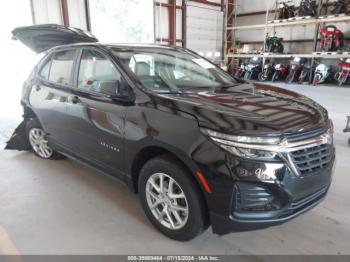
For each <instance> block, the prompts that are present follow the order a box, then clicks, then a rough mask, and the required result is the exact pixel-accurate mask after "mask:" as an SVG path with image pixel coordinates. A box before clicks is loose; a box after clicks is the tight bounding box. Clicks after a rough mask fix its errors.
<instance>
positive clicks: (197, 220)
mask: <svg viewBox="0 0 350 262" xmlns="http://www.w3.org/2000/svg"><path fill="white" fill-rule="evenodd" d="M155 173H164V174H166V175H168V176H170V177H172V178H173V179H175V181H176V182H177V183H178V184H179V185H180V187H181V188H182V190H183V192H184V194H185V196H186V199H187V204H188V208H189V214H188V219H187V222H186V225H185V226H184V227H182V228H180V229H178V230H171V229H168V228H166V227H164V226H163V225H162V224H160V223H159V222H158V220H157V219H156V218H155V217H154V215H153V214H152V211H151V210H150V209H149V207H148V204H147V199H146V194H145V188H146V183H147V180H148V178H149V177H150V176H151V175H153V174H155ZM188 175H189V174H187V172H186V170H184V169H183V168H182V167H180V166H179V165H178V164H176V163H174V161H171V160H170V159H167V158H166V157H157V158H154V159H152V160H150V161H148V162H147V163H146V164H145V165H144V167H143V168H142V169H141V172H140V176H139V181H138V189H139V197H140V201H141V204H142V207H143V209H144V211H145V213H146V215H147V217H148V219H149V220H150V221H151V223H152V224H153V225H154V226H155V227H156V228H157V229H158V230H159V231H160V232H162V233H163V234H164V235H166V236H168V237H170V238H172V239H175V240H179V241H188V240H191V239H193V238H194V237H196V236H197V235H199V234H200V233H201V232H202V231H203V230H204V229H205V227H206V222H205V213H204V207H203V205H204V203H203V199H201V197H200V194H199V192H198V189H197V187H196V185H195V184H194V181H192V179H190V178H189V177H188Z"/></svg>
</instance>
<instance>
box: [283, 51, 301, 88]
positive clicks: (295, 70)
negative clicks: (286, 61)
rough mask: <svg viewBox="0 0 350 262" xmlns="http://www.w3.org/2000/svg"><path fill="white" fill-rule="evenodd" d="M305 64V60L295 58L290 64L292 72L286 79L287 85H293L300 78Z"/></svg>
mask: <svg viewBox="0 0 350 262" xmlns="http://www.w3.org/2000/svg"><path fill="white" fill-rule="evenodd" d="M304 64H305V59H304V58H300V57H295V58H294V60H293V61H292V62H291V63H290V70H289V73H288V76H287V77H286V83H288V84H291V83H292V82H293V81H294V80H295V79H296V78H298V77H299V75H300V73H301V70H302V69H303V65H304Z"/></svg>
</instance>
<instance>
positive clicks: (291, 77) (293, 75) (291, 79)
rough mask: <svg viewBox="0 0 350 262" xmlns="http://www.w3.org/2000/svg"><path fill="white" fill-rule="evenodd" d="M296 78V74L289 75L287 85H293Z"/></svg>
mask: <svg viewBox="0 0 350 262" xmlns="http://www.w3.org/2000/svg"><path fill="white" fill-rule="evenodd" d="M294 77H295V74H292V75H291V74H288V76H287V78H286V83H287V84H291V83H293V81H294Z"/></svg>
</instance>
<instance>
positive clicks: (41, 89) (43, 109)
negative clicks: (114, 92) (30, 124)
mask: <svg viewBox="0 0 350 262" xmlns="http://www.w3.org/2000/svg"><path fill="white" fill-rule="evenodd" d="M76 55H77V50H75V49H67V50H61V51H56V52H55V53H52V54H51V55H50V56H48V57H47V59H46V60H44V62H43V63H42V67H41V68H40V69H39V72H38V75H37V78H36V83H35V84H34V86H33V88H32V89H31V93H30V96H29V97H30V99H29V103H30V105H31V107H32V108H33V110H34V111H35V113H36V114H37V116H38V118H39V120H40V122H41V124H42V126H43V128H44V130H45V132H46V133H47V136H48V139H49V141H50V144H52V146H53V147H54V148H56V149H57V147H59V148H69V145H70V137H69V134H68V132H67V128H66V126H67V125H66V121H67V105H68V98H69V96H70V90H71V88H72V83H73V69H74V63H75V59H76Z"/></svg>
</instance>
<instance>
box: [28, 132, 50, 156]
mask: <svg viewBox="0 0 350 262" xmlns="http://www.w3.org/2000/svg"><path fill="white" fill-rule="evenodd" d="M28 134H29V142H30V145H31V146H32V148H33V150H34V152H35V153H37V154H38V155H39V156H40V157H42V158H50V157H51V156H52V155H53V150H52V148H51V147H49V146H48V141H47V140H46V138H45V132H44V130H42V129H41V128H32V129H30V130H29V133H28Z"/></svg>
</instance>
